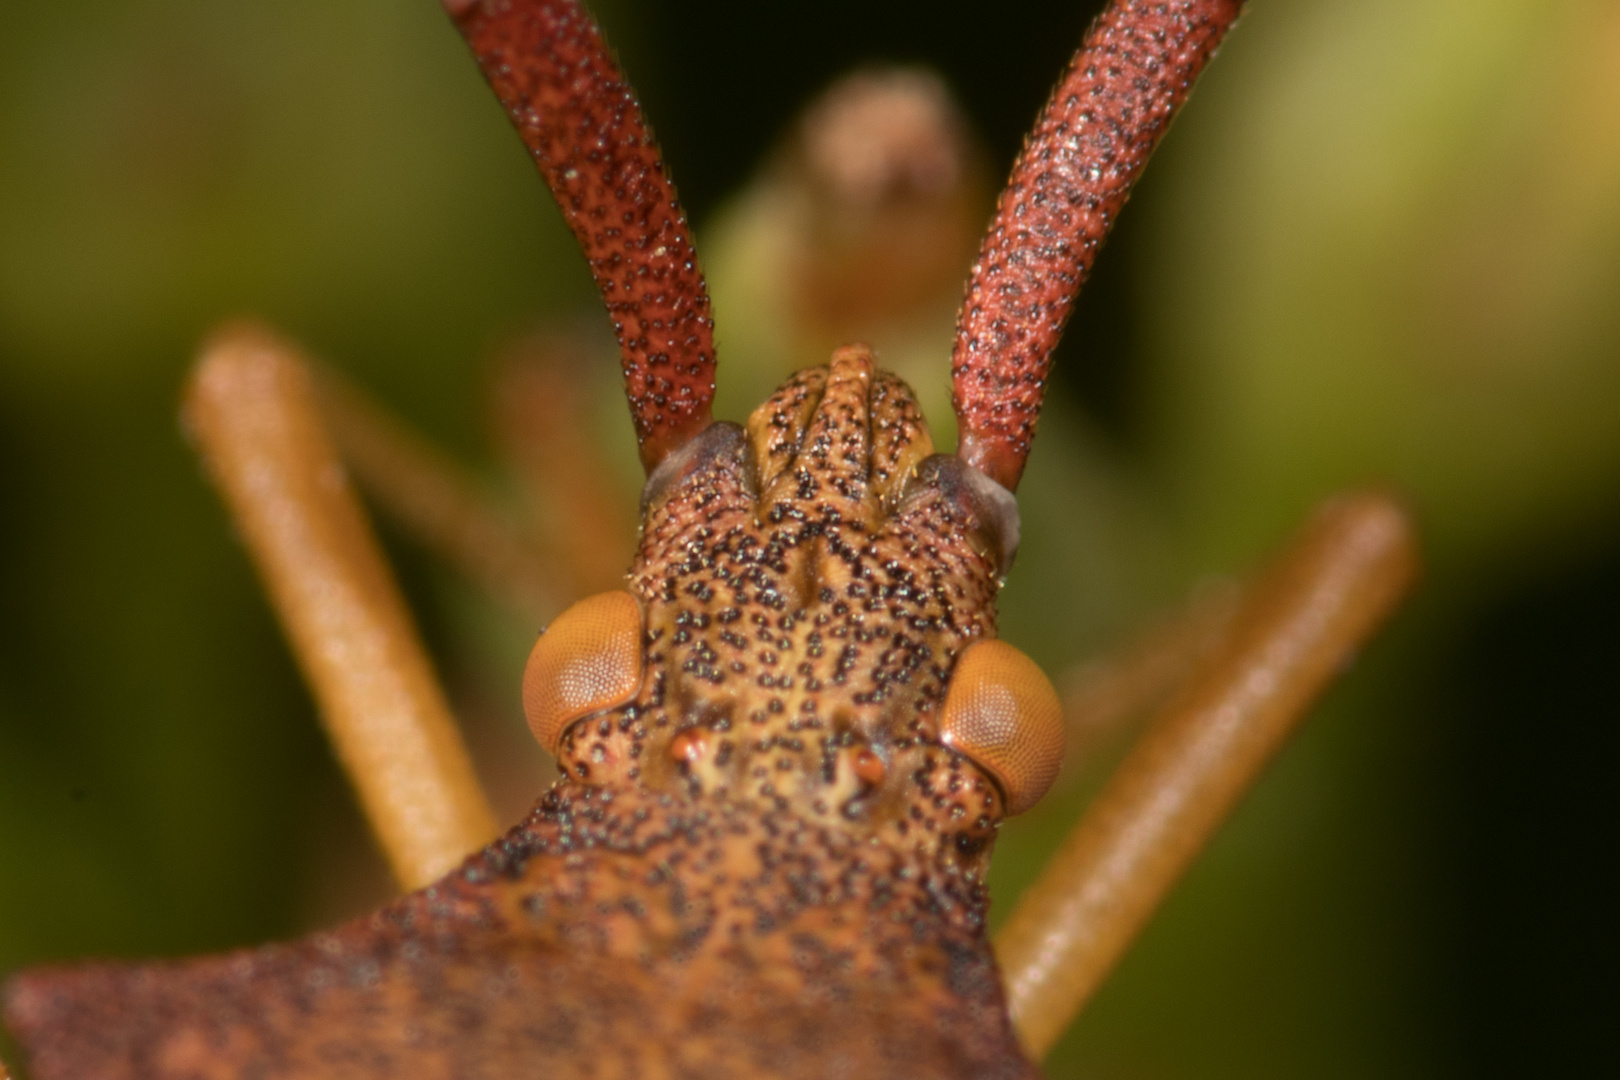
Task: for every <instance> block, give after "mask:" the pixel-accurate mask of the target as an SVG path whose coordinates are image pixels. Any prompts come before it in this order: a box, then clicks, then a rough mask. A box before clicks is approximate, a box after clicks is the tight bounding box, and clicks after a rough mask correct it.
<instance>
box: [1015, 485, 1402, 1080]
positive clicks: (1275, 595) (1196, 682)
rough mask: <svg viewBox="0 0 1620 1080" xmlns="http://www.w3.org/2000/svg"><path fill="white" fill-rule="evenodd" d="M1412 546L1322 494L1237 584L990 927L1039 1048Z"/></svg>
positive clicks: (1393, 525)
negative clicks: (1068, 825)
mask: <svg viewBox="0 0 1620 1080" xmlns="http://www.w3.org/2000/svg"><path fill="white" fill-rule="evenodd" d="M1416 570H1417V554H1416V548H1415V543H1414V539H1413V536H1412V529H1411V525H1410V523H1409V522H1408V520H1407V518H1406V515H1405V514H1404V512H1403V511H1402V510H1401V509H1400V508H1399V507H1397V506H1396V505H1395V504H1393V503H1392V502H1390V501H1389V500H1388V499H1386V498H1383V497H1381V496H1377V495H1350V496H1343V497H1340V498H1337V499H1334V500H1331V501H1329V502H1328V503H1327V504H1326V505H1324V506H1323V507H1322V508H1321V509H1320V510H1318V512H1317V513H1316V515H1315V516H1314V517H1313V518H1312V520H1311V521H1310V522H1309V523H1308V524H1307V525H1306V527H1305V529H1304V531H1303V533H1302V534H1301V535H1300V536H1299V537H1298V538H1297V539H1296V540H1295V541H1294V543H1293V545H1292V546H1291V547H1290V548H1289V549H1288V550H1287V551H1286V552H1284V554H1283V555H1282V557H1281V558H1280V559H1278V560H1277V561H1276V562H1275V563H1274V564H1272V566H1271V567H1270V568H1269V569H1267V570H1266V571H1265V572H1264V573H1262V575H1261V576H1260V577H1259V578H1258V579H1257V580H1256V581H1255V582H1254V584H1253V585H1252V586H1251V587H1250V588H1248V589H1247V590H1245V595H1244V598H1243V601H1242V605H1241V607H1240V610H1239V611H1238V612H1237V613H1236V615H1235V616H1234V618H1233V621H1232V625H1231V629H1230V630H1229V632H1228V634H1227V637H1226V639H1225V641H1224V642H1223V644H1222V645H1221V646H1220V647H1219V648H1218V649H1217V650H1216V651H1215V652H1214V653H1213V654H1212V655H1211V656H1210V657H1209V659H1208V660H1207V661H1206V662H1205V663H1204V664H1203V665H1201V667H1200V670H1199V671H1198V672H1197V673H1196V674H1195V675H1194V676H1193V677H1192V678H1191V679H1190V680H1189V681H1188V683H1187V684H1186V685H1185V686H1184V687H1183V688H1182V690H1181V692H1180V693H1178V694H1177V695H1176V697H1175V698H1174V699H1173V700H1172V701H1171V702H1170V703H1169V704H1168V705H1167V706H1166V707H1165V708H1164V709H1163V710H1162V711H1161V713H1160V714H1159V716H1158V717H1157V718H1156V719H1155V720H1154V722H1153V723H1152V725H1151V726H1150V727H1149V730H1148V731H1147V733H1146V734H1145V735H1144V736H1143V737H1142V739H1141V741H1140V742H1139V743H1138V744H1137V746H1136V747H1135V748H1133V749H1132V751H1131V753H1130V754H1129V756H1128V757H1127V758H1126V760H1125V761H1124V762H1123V763H1122V764H1121V765H1120V767H1119V769H1118V771H1117V772H1116V773H1115V774H1114V776H1113V778H1112V779H1111V780H1110V781H1109V782H1108V785H1107V786H1106V787H1105V788H1104V790H1103V792H1102V793H1101V794H1100V795H1098V797H1097V799H1096V801H1095V802H1094V803H1093V804H1092V806H1091V808H1090V809H1089V810H1088V811H1087V813H1086V815H1085V817H1083V818H1082V819H1081V820H1080V822H1079V823H1078V824H1077V825H1076V826H1075V827H1074V829H1073V830H1072V831H1071V832H1070V834H1069V836H1068V838H1067V839H1066V840H1065V841H1064V843H1063V846H1062V847H1061V848H1060V849H1059V850H1058V852H1057V854H1056V855H1055V856H1053V858H1052V861H1051V862H1050V863H1048V864H1047V867H1046V869H1045V870H1044V871H1043V872H1042V874H1041V877H1040V878H1039V879H1038V880H1037V881H1036V882H1035V884H1034V885H1033V886H1031V887H1030V889H1029V891H1028V892H1027V893H1025V894H1024V896H1023V897H1022V898H1020V900H1019V902H1018V906H1017V907H1016V908H1014V910H1013V913H1012V915H1011V916H1010V917H1009V918H1008V920H1007V924H1006V926H1005V927H1004V928H1003V929H1002V931H1001V933H1000V935H999V936H998V937H997V940H996V951H997V954H998V957H999V959H1000V962H1001V965H1002V970H1003V973H1004V977H1005V979H1006V984H1007V997H1008V1006H1009V1008H1010V1010H1011V1013H1012V1017H1013V1022H1014V1025H1015V1026H1016V1027H1017V1029H1018V1031H1019V1035H1020V1037H1021V1038H1022V1039H1023V1041H1024V1045H1025V1047H1026V1048H1027V1049H1028V1050H1029V1051H1030V1053H1031V1054H1032V1055H1034V1056H1035V1057H1036V1058H1039V1057H1040V1056H1041V1055H1043V1054H1045V1053H1046V1051H1047V1050H1048V1049H1050V1048H1051V1046H1052V1044H1053V1043H1054V1042H1056V1041H1057V1038H1058V1036H1060V1035H1061V1034H1062V1033H1063V1030H1064V1029H1065V1028H1066V1027H1067V1026H1068V1024H1069V1022H1070V1021H1071V1020H1072V1019H1073V1018H1074V1016H1075V1015H1076V1014H1077V1013H1078V1012H1079V1011H1080V1008H1081V1007H1082V1006H1083V1005H1084V1004H1085V1003H1086V1001H1087V1000H1088V999H1089V998H1090V996H1091V994H1092V993H1093V991H1095V990H1096V988H1097V986H1098V984H1099V983H1101V981H1102V979H1103V978H1104V977H1105V976H1106V975H1107V974H1108V972H1109V970H1110V969H1112V967H1113V966H1114V963H1115V961H1116V960H1118V959H1119V957H1120V955H1121V954H1122V953H1123V952H1124V951H1125V948H1126V946H1127V945H1129V944H1130V942H1131V940H1132V938H1134V937H1135V935H1136V933H1137V931H1138V930H1140V929H1141V927H1142V925H1143V924H1144V923H1145V922H1146V921H1147V919H1148V917H1149V916H1150V915H1151V914H1152V912H1153V910H1154V909H1155V908H1156V907H1157V906H1158V904H1159V902H1160V901H1161V900H1162V899H1163V897H1164V896H1165V894H1166V893H1167V892H1168V891H1169V889H1170V887H1171V886H1172V885H1173V884H1174V883H1175V881H1176V879H1177V878H1179V877H1180V875H1181V873H1182V871H1183V870H1185V869H1186V868H1187V865H1188V864H1189V863H1190V862H1191V861H1192V859H1193V856H1195V855H1196V854H1197V853H1198V851H1199V850H1200V849H1201V848H1202V847H1203V845H1204V843H1205V842H1206V841H1207V840H1208V839H1209V837H1210V836H1211V834H1212V833H1213V832H1214V831H1215V828H1216V826H1218V825H1219V824H1220V822H1221V821H1222V819H1223V818H1225V816H1226V815H1227V813H1228V812H1229V811H1230V810H1231V809H1232V807H1233V805H1234V804H1235V803H1236V802H1237V800H1238V798H1239V797H1240V796H1241V795H1242V794H1243V792H1244V791H1245V790H1246V789H1247V788H1248V786H1249V785H1250V784H1251V783H1252V782H1253V781H1254V779H1255V777H1256V776H1257V775H1258V774H1259V772H1260V769H1261V768H1262V767H1263V766H1264V765H1265V764H1266V762H1267V761H1268V760H1269V759H1270V758H1271V756H1272V754H1273V753H1274V752H1275V751H1276V750H1277V748H1278V746H1279V745H1280V744H1281V743H1282V741H1283V739H1284V738H1285V737H1286V736H1287V735H1288V734H1289V732H1291V731H1292V730H1293V728H1294V726H1295V724H1296V723H1297V722H1298V721H1299V719H1300V718H1301V716H1303V714H1304V713H1305V711H1306V709H1307V707H1308V706H1309V705H1310V704H1311V702H1312V701H1313V700H1314V699H1315V698H1316V696H1317V695H1318V694H1319V693H1320V692H1321V691H1322V689H1323V688H1324V687H1326V686H1327V684H1328V683H1329V682H1330V681H1331V680H1332V679H1333V678H1334V676H1336V675H1337V674H1338V673H1339V671H1340V670H1341V669H1342V668H1343V666H1344V664H1345V662H1346V661H1347V660H1348V659H1349V658H1350V657H1351V656H1352V655H1353V654H1354V653H1355V651H1356V649H1357V648H1358V647H1359V646H1360V645H1361V644H1362V643H1363V642H1364V641H1365V640H1367V638H1368V637H1369V635H1370V634H1371V633H1372V632H1373V631H1374V630H1375V629H1376V628H1377V627H1378V626H1379V624H1381V623H1382V622H1383V621H1384V619H1385V618H1386V617H1387V616H1388V615H1389V614H1390V613H1391V612H1392V611H1393V610H1394V608H1395V606H1396V604H1397V603H1398V602H1399V601H1400V599H1401V598H1402V597H1403V596H1404V594H1405V593H1406V592H1407V590H1408V588H1409V587H1410V586H1411V584H1412V582H1413V580H1414V578H1415V575H1416Z"/></svg>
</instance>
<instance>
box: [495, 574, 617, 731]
mask: <svg viewBox="0 0 1620 1080" xmlns="http://www.w3.org/2000/svg"><path fill="white" fill-rule="evenodd" d="M640 687H641V606H640V605H639V604H637V603H636V598H635V597H633V596H631V595H630V594H629V593H627V592H608V593H600V594H598V595H596V596H588V597H586V598H585V599H583V600H581V601H580V602H579V603H577V604H575V605H574V606H573V607H571V608H569V609H568V610H567V611H565V612H563V613H562V614H561V615H558V616H557V617H556V618H555V619H553V620H552V621H551V625H550V626H548V627H546V629H545V630H544V631H543V632H542V633H541V634H540V640H539V641H536V642H535V643H534V648H533V649H532V650H530V652H529V664H528V667H526V668H524V670H523V712H524V714H525V715H526V716H528V718H529V730H531V731H533V732H534V737H535V738H536V739H538V740H540V745H541V746H543V747H545V748H546V749H547V750H548V751H550V752H551V753H553V754H555V753H556V752H557V747H558V745H559V744H561V742H562V735H563V732H564V731H565V730H566V729H567V727H568V725H569V724H571V723H573V722H574V721H575V720H578V719H579V718H580V717H582V716H588V715H590V714H591V713H593V712H600V711H601V710H603V709H611V708H613V707H614V706H615V705H623V704H624V703H625V702H627V701H629V700H630V699H631V698H632V697H634V696H635V694H636V691H637V690H638V689H640Z"/></svg>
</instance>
